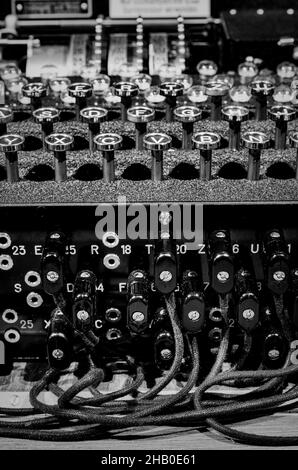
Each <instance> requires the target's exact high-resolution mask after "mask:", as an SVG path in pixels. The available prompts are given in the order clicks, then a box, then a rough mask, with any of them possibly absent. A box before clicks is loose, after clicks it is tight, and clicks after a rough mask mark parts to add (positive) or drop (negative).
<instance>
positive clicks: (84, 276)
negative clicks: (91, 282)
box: [81, 271, 90, 279]
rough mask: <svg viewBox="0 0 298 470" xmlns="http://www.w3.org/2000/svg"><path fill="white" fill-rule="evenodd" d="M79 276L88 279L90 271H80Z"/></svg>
mask: <svg viewBox="0 0 298 470" xmlns="http://www.w3.org/2000/svg"><path fill="white" fill-rule="evenodd" d="M81 277H82V278H84V279H89V277H90V273H88V271H84V272H83V273H81Z"/></svg>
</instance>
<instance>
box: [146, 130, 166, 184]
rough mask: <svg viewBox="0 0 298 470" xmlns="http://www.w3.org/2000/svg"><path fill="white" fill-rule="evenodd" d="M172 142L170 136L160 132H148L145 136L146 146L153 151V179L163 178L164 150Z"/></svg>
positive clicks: (160, 179)
mask: <svg viewBox="0 0 298 470" xmlns="http://www.w3.org/2000/svg"><path fill="white" fill-rule="evenodd" d="M171 143H172V139H171V137H170V136H168V135H166V134H161V133H159V132H153V133H151V134H146V135H145V137H144V147H145V148H146V149H147V150H151V153H152V159H151V161H152V166H151V179H152V180H153V181H162V179H163V152H164V151H166V150H168V149H169V148H170V147H171Z"/></svg>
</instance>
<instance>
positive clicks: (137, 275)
mask: <svg viewBox="0 0 298 470" xmlns="http://www.w3.org/2000/svg"><path fill="white" fill-rule="evenodd" d="M135 278H137V279H143V278H144V274H143V273H142V272H141V271H137V272H136V273H135Z"/></svg>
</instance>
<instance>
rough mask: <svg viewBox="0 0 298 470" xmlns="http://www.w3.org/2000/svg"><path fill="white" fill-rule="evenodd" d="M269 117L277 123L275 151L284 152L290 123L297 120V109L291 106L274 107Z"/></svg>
mask: <svg viewBox="0 0 298 470" xmlns="http://www.w3.org/2000/svg"><path fill="white" fill-rule="evenodd" d="M269 117H270V119H272V121H275V122H276V130H275V150H284V149H285V148H286V142H287V131H288V122H290V121H293V120H294V119H295V118H296V109H295V108H292V107H291V106H280V105H276V106H272V108H271V109H270V110H269Z"/></svg>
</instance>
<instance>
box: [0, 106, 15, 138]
mask: <svg viewBox="0 0 298 470" xmlns="http://www.w3.org/2000/svg"><path fill="white" fill-rule="evenodd" d="M12 118H13V112H12V110H11V109H10V108H4V107H0V135H3V134H7V123H8V122H11V121H12Z"/></svg>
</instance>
